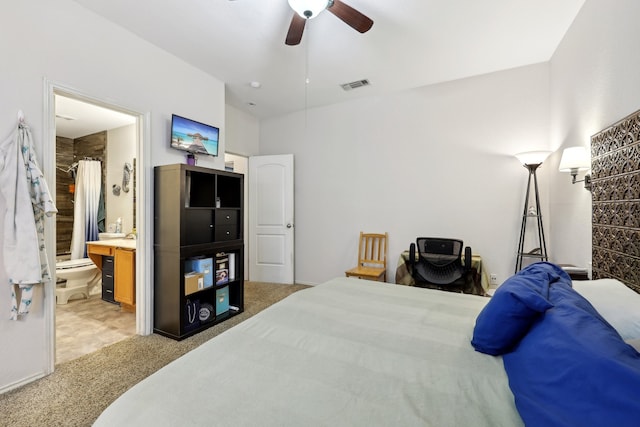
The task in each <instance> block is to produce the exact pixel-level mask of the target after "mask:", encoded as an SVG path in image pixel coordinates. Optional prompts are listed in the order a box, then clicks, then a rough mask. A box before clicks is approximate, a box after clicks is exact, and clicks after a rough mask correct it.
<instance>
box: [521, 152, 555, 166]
mask: <svg viewBox="0 0 640 427" xmlns="http://www.w3.org/2000/svg"><path fill="white" fill-rule="evenodd" d="M549 154H551V151H526V152H524V153H518V154H516V157H517V158H518V160H520V163H522V164H523V165H539V164H541V163H542V162H544V161H545V160H546V159H547V157H549Z"/></svg>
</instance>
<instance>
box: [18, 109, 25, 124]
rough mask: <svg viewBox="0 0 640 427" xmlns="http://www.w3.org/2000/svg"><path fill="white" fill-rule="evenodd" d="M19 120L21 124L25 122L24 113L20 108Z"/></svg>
mask: <svg viewBox="0 0 640 427" xmlns="http://www.w3.org/2000/svg"><path fill="white" fill-rule="evenodd" d="M18 122H19V123H20V124H23V123H24V113H23V112H22V110H18Z"/></svg>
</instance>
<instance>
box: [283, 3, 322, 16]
mask: <svg viewBox="0 0 640 427" xmlns="http://www.w3.org/2000/svg"><path fill="white" fill-rule="evenodd" d="M328 5H329V1H328V0H289V6H291V9H293V10H295V12H296V13H297V14H298V15H300V16H302V17H303V18H305V19H311V18H315V17H316V16H318V14H319V13H320V12H322V11H323V10H325V9H326V8H327V6H328Z"/></svg>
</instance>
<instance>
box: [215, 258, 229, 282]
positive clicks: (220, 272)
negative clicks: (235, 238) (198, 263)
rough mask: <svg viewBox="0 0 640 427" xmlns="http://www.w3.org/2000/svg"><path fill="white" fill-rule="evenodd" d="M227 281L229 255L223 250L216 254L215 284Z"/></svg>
mask: <svg viewBox="0 0 640 427" xmlns="http://www.w3.org/2000/svg"><path fill="white" fill-rule="evenodd" d="M228 281H229V256H228V255H227V254H225V253H224V252H221V253H218V254H216V285H221V284H223V283H227V282H228Z"/></svg>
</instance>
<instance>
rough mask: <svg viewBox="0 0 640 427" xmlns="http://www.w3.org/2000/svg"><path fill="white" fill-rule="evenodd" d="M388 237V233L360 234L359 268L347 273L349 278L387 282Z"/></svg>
mask: <svg viewBox="0 0 640 427" xmlns="http://www.w3.org/2000/svg"><path fill="white" fill-rule="evenodd" d="M387 237H388V233H384V234H375V233H363V232H360V245H359V247H358V266H357V267H354V268H352V269H351V270H347V271H345V275H346V276H347V277H357V278H359V279H369V280H377V281H381V282H386V281H387Z"/></svg>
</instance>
